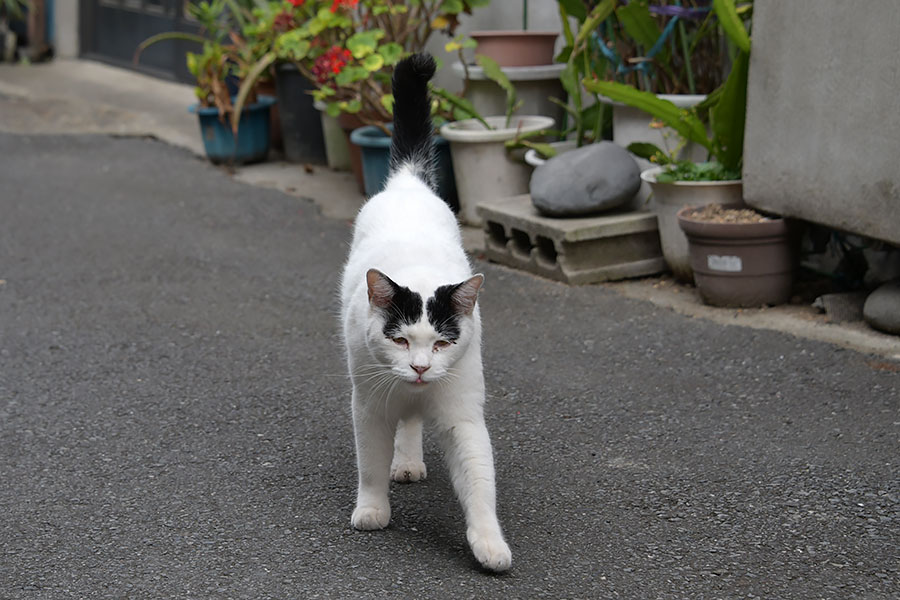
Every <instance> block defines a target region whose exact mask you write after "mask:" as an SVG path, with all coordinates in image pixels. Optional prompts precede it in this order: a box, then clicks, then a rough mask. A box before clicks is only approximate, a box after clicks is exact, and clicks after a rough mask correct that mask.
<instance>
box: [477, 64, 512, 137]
mask: <svg viewBox="0 0 900 600" xmlns="http://www.w3.org/2000/svg"><path fill="white" fill-rule="evenodd" d="M475 62H477V63H478V65H479V66H480V67H481V68H482V69H484V75H485V77H487V78H488V79H490V80H491V81H493V82H494V83H496V84H497V85H499V86H500V87H501V88H503V90H504V91H505V92H506V120H507V122H509V119H510V117H511V116H512V114H513V113H514V112H515V111H516V108H517V104H516V88H515V87H514V86H513V84H512V82H511V81H510V80H509V77H507V76H506V73H504V72H503V69H501V68H500V65H498V64H497V61H495V60H494V59H493V58H490V57H488V56H485V55H484V54H476V55H475Z"/></svg>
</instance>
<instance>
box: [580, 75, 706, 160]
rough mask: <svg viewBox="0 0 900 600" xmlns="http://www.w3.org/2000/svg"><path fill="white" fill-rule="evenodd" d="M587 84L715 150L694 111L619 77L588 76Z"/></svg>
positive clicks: (590, 89) (591, 90)
mask: <svg viewBox="0 0 900 600" xmlns="http://www.w3.org/2000/svg"><path fill="white" fill-rule="evenodd" d="M584 87H585V88H586V89H587V90H588V91H589V92H593V93H595V94H602V95H603V96H606V97H607V98H609V99H610V100H613V101H615V102H621V103H623V104H627V105H628V106H633V107H634V108H639V109H640V110H642V111H644V112H646V113H649V114H650V115H651V116H653V117H655V118H657V119H659V120H660V121H662V122H663V123H665V124H666V125H668V126H669V127H671V128H672V129H674V130H675V131H677V132H678V134H679V135H681V137H683V138H686V139H688V140H691V141H692V142H696V143H698V144H700V145H702V146H703V147H704V148H706V149H707V150H712V142H711V141H710V140H709V139H708V138H707V137H706V128H705V127H704V126H703V122H702V121H701V120H700V119H698V118H697V116H696V115H694V114H693V113H691V112H690V111H687V110H682V109H680V108H678V107H677V106H675V105H674V104H672V103H671V102H669V101H668V100H662V99H660V98H657V97H656V96H655V95H654V94H651V93H650V92H644V91H641V90H636V89H634V88H633V87H631V86H630V85H625V84H623V83H618V82H615V81H598V80H595V79H585V80H584Z"/></svg>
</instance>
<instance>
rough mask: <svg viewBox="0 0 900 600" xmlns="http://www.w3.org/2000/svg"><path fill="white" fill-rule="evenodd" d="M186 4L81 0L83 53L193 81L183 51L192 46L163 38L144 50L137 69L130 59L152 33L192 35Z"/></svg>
mask: <svg viewBox="0 0 900 600" xmlns="http://www.w3.org/2000/svg"><path fill="white" fill-rule="evenodd" d="M187 4H188V0H81V14H80V18H81V39H82V55H83V56H85V57H86V58H93V59H97V60H101V61H103V62H107V63H111V64H114V65H116V66H120V67H126V68H129V69H136V70H139V71H143V72H145V73H148V74H152V75H156V76H159V77H164V78H166V79H175V80H178V81H183V82H185V83H192V82H193V78H192V77H191V75H190V73H188V70H187V67H186V66H185V58H184V57H185V53H186V52H188V51H193V52H197V51H198V50H199V46H198V45H197V44H196V43H193V42H183V41H177V40H167V41H164V42H160V43H158V44H155V45H153V46H151V47H150V48H148V49H147V50H146V51H144V53H143V54H142V55H141V60H140V64H139V65H134V64H133V62H132V59H133V57H134V51H135V49H136V48H137V46H138V44H140V43H141V42H142V41H144V40H145V39H147V38H148V37H150V36H151V35H155V34H157V33H163V32H166V31H186V32H191V33H196V32H197V31H198V29H199V28H198V26H197V23H196V22H195V21H193V20H191V19H190V18H189V17H188V16H187V13H186V11H185V6H186V5H187Z"/></svg>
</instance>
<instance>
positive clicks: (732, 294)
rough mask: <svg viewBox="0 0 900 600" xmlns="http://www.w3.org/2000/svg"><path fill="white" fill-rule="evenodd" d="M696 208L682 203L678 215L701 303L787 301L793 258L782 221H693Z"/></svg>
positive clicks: (736, 304)
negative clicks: (686, 241) (685, 236)
mask: <svg viewBox="0 0 900 600" xmlns="http://www.w3.org/2000/svg"><path fill="white" fill-rule="evenodd" d="M741 206H742V205H735V206H734V207H736V208H740V207H741ZM726 208H728V207H726ZM697 210H699V209H698V208H697V207H685V208H683V209H681V210H680V211H678V217H677V218H678V224H679V226H680V227H681V229H682V230H683V231H684V233H685V234H686V235H687V239H688V248H689V255H690V263H691V268H692V269H693V272H694V281H695V282H696V285H697V290H698V291H699V292H700V297H701V298H702V299H703V301H704V302H705V303H706V304H711V305H713V306H727V307H735V308H738V307H742V308H750V307H758V306H766V305H776V304H783V303H785V302H787V301H788V300H790V298H791V291H792V289H793V283H794V264H795V259H794V253H793V243H792V238H791V230H790V227H789V224H788V222H787V221H785V220H784V219H781V218H775V219H771V220H767V221H763V222H760V223H714V222H709V221H700V220H696V219H695V218H694V217H693V213H694V212H695V211H697Z"/></svg>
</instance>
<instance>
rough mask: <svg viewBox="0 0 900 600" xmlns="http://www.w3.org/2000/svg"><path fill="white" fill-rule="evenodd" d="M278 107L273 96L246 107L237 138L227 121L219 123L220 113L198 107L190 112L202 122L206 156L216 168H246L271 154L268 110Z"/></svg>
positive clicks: (195, 106) (201, 128)
mask: <svg viewBox="0 0 900 600" xmlns="http://www.w3.org/2000/svg"><path fill="white" fill-rule="evenodd" d="M273 104H275V98H272V97H271V96H259V98H258V99H257V101H256V103H254V104H251V105H250V106H245V107H244V110H243V111H242V112H241V120H240V121H239V122H238V131H237V136H235V135H234V134H232V132H231V124H230V123H229V121H228V119H225V122H224V123H223V122H222V121H220V120H219V109H217V108H215V107H213V108H206V107H201V106H199V105H197V104H195V105H193V106H191V107H190V109H189V110H190V111H191V112H193V113H197V117H198V118H199V120H200V135H201V137H202V138H203V147H204V148H205V150H206V156H207V157H208V158H209V160H210V162H212V163H214V164H217V165H218V164H223V163H227V164H235V165H245V164H248V163H254V162H260V161H263V160H265V159H266V156H267V155H268V154H269V109H270V108H271V106H272V105H273Z"/></svg>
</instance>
